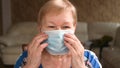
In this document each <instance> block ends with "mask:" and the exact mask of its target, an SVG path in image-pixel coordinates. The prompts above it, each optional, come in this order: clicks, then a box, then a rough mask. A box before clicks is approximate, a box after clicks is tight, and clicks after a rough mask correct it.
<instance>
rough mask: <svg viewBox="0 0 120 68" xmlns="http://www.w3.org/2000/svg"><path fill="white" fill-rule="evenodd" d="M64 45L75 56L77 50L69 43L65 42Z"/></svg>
mask: <svg viewBox="0 0 120 68" xmlns="http://www.w3.org/2000/svg"><path fill="white" fill-rule="evenodd" d="M64 44H65V46H66V47H67V48H68V49H69V50H70V53H72V54H74V53H75V52H76V51H75V49H74V48H73V47H72V46H71V45H70V44H69V43H68V42H67V41H64Z"/></svg>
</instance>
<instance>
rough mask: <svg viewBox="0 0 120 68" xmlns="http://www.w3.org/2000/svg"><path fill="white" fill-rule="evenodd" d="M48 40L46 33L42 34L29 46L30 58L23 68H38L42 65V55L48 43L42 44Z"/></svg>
mask: <svg viewBox="0 0 120 68" xmlns="http://www.w3.org/2000/svg"><path fill="white" fill-rule="evenodd" d="M47 38H48V35H46V34H45V33H40V34H38V35H36V36H35V37H34V38H33V40H32V42H31V43H29V45H28V49H27V51H28V57H27V63H26V65H25V66H24V67H23V68H38V67H39V66H40V64H41V55H42V52H43V50H44V48H45V47H47V46H48V43H42V42H43V41H44V40H46V39H47Z"/></svg>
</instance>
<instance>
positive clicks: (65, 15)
mask: <svg viewBox="0 0 120 68" xmlns="http://www.w3.org/2000/svg"><path fill="white" fill-rule="evenodd" d="M75 27H76V26H75V24H74V19H73V16H72V13H71V12H67V11H64V12H62V13H60V14H57V15H56V14H52V13H51V14H50V13H49V14H47V15H46V16H45V19H44V22H43V25H42V29H41V30H42V31H50V30H73V31H75Z"/></svg>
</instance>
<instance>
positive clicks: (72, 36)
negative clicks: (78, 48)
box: [64, 34, 79, 41]
mask: <svg viewBox="0 0 120 68" xmlns="http://www.w3.org/2000/svg"><path fill="white" fill-rule="evenodd" d="M64 36H65V37H69V38H71V39H73V40H75V41H79V40H78V38H77V37H76V36H75V35H74V34H65V35H64Z"/></svg>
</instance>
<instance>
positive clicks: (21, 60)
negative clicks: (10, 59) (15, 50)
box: [14, 51, 27, 68]
mask: <svg viewBox="0 0 120 68" xmlns="http://www.w3.org/2000/svg"><path fill="white" fill-rule="evenodd" d="M26 57H27V51H24V52H23V53H22V54H21V55H20V57H18V59H17V61H16V64H15V66H14V68H19V67H20V66H22V65H23V63H24V61H25V59H26Z"/></svg>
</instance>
